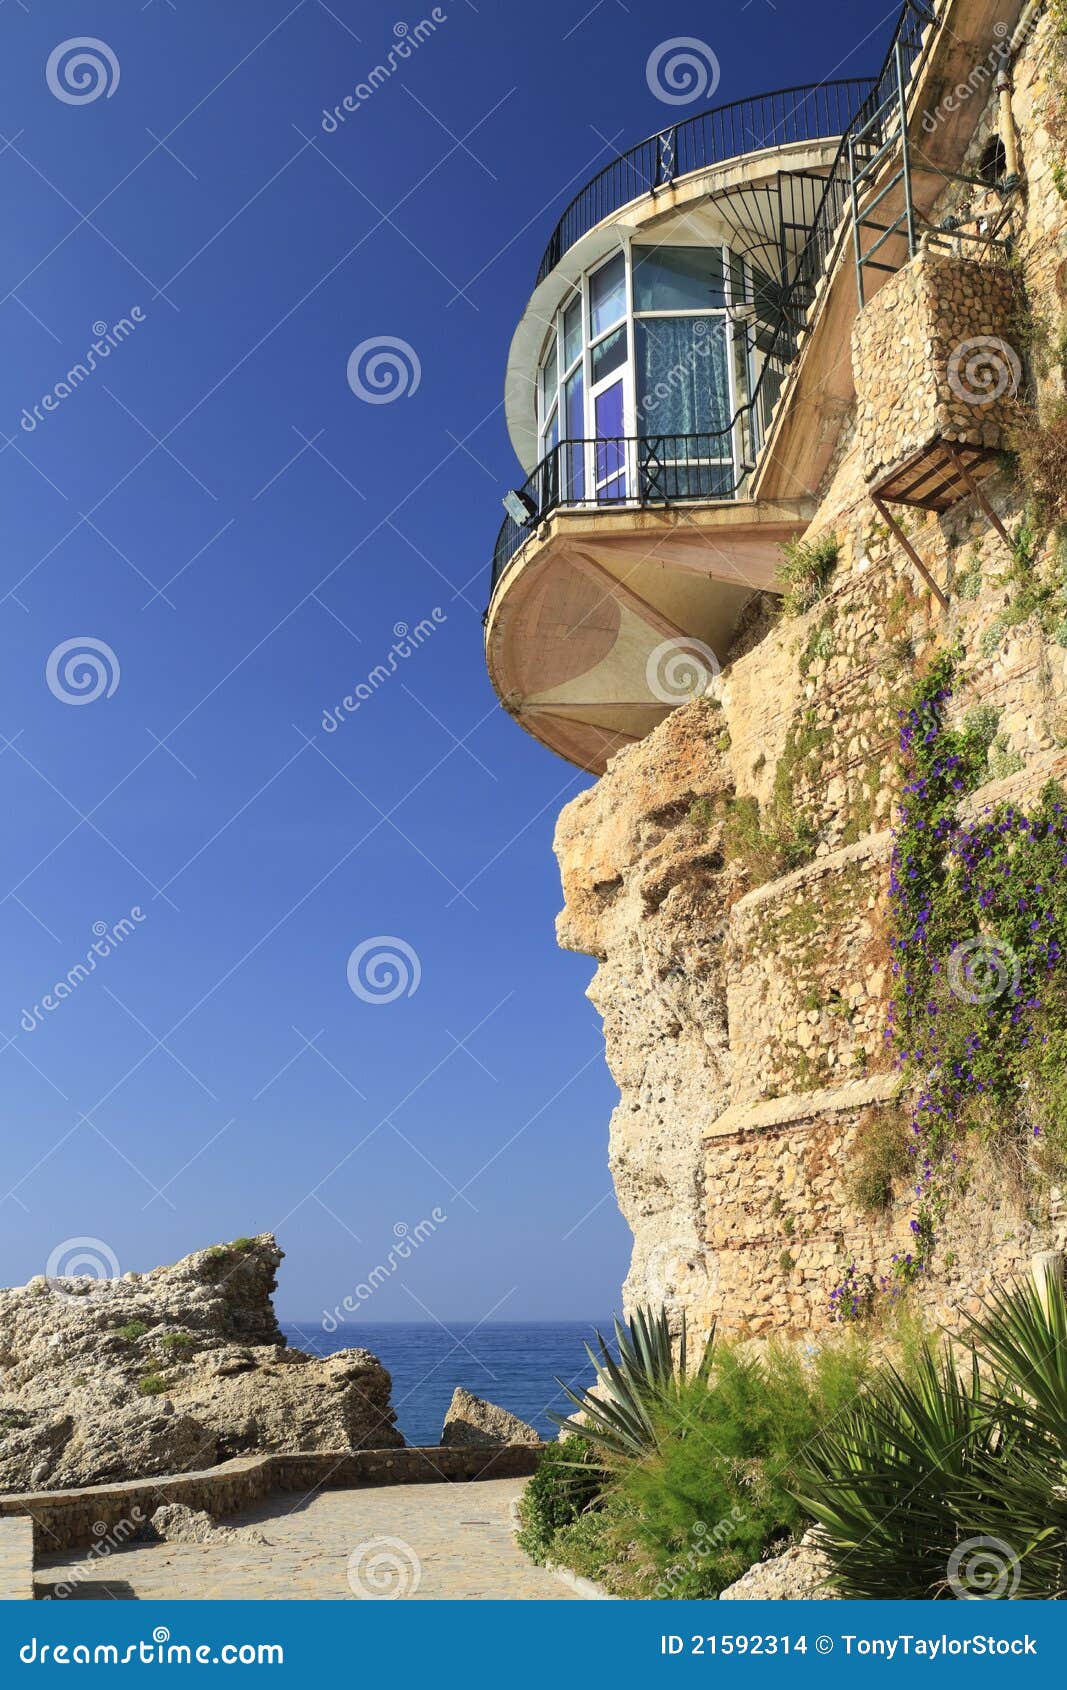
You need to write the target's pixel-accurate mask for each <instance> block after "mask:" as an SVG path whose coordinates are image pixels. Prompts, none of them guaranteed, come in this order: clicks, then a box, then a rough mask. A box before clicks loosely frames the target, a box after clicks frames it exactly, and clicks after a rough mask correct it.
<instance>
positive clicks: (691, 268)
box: [633, 246, 726, 311]
mask: <svg viewBox="0 0 1067 1690" xmlns="http://www.w3.org/2000/svg"><path fill="white" fill-rule="evenodd" d="M633 254H634V310H635V311H716V310H721V309H722V308H723V307H724V306H725V305H726V284H725V278H724V275H723V263H722V250H721V248H719V247H689V246H647V247H640V246H635V247H634V249H633Z"/></svg>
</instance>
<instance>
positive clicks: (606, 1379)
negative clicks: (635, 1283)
mask: <svg viewBox="0 0 1067 1690" xmlns="http://www.w3.org/2000/svg"><path fill="white" fill-rule="evenodd" d="M614 1326H615V1343H616V1346H617V1348H618V1352H619V1353H618V1360H616V1359H615V1357H614V1356H613V1355H612V1353H611V1350H610V1348H609V1347H608V1343H607V1340H606V1339H605V1338H604V1336H603V1334H602V1333H601V1332H599V1331H598V1332H597V1334H596V1339H597V1343H598V1345H599V1346H600V1355H599V1356H597V1355H596V1353H595V1352H594V1351H593V1350H592V1348H591V1347H590V1346H589V1345H588V1344H587V1345H586V1346H585V1349H586V1354H587V1355H588V1357H589V1360H590V1361H591V1362H592V1364H593V1367H594V1369H595V1370H596V1384H595V1385H594V1386H592V1387H591V1388H590V1389H588V1390H587V1389H586V1388H585V1387H584V1386H579V1388H578V1390H577V1391H574V1390H572V1389H571V1387H570V1386H569V1385H568V1384H566V1383H565V1382H564V1380H562V1379H557V1381H556V1383H557V1384H558V1385H560V1386H561V1387H562V1389H563V1390H564V1391H565V1392H566V1394H567V1396H568V1397H569V1398H570V1400H571V1402H572V1403H574V1405H575V1407H576V1408H578V1409H580V1411H581V1414H582V1424H581V1433H582V1436H583V1437H584V1438H586V1439H588V1441H589V1442H590V1443H591V1444H593V1445H594V1446H595V1447H596V1448H597V1449H598V1450H600V1451H602V1452H603V1453H604V1454H605V1455H606V1456H611V1457H615V1458H621V1459H633V1460H640V1459H641V1458H642V1457H643V1456H645V1455H649V1454H651V1453H652V1451H653V1450H655V1449H657V1448H658V1447H659V1441H660V1437H661V1427H662V1423H663V1417H664V1410H666V1409H668V1408H669V1407H670V1406H671V1405H672V1404H674V1403H676V1402H677V1400H678V1397H679V1394H680V1392H681V1389H682V1387H683V1385H684V1384H685V1383H686V1381H687V1380H688V1379H689V1377H690V1375H689V1367H688V1347H687V1338H686V1324H685V1315H684V1313H683V1315H682V1325H681V1333H680V1336H679V1340H678V1351H677V1356H676V1355H675V1350H674V1345H673V1342H672V1339H671V1331H670V1324H669V1322H668V1319H667V1311H666V1309H664V1308H661V1309H660V1310H659V1311H658V1313H657V1312H654V1311H653V1309H652V1308H651V1307H648V1308H637V1309H635V1310H634V1313H633V1316H632V1318H631V1319H630V1320H629V1321H628V1322H626V1323H624V1322H622V1321H621V1320H619V1319H618V1317H616V1319H615V1322H614ZM714 1348H715V1332H714V1328H713V1329H712V1332H711V1336H710V1337H709V1338H708V1341H707V1343H706V1345H705V1346H704V1350H703V1353H702V1354H701V1357H700V1360H699V1362H698V1364H697V1367H696V1369H695V1375H694V1376H695V1377H699V1378H706V1377H707V1375H708V1372H709V1371H710V1368H711V1364H712V1359H713V1355H714ZM553 1419H554V1420H556V1421H557V1422H558V1424H559V1425H560V1426H562V1427H563V1428H564V1429H565V1430H567V1431H574V1430H575V1429H576V1428H575V1425H574V1421H573V1419H571V1418H570V1417H568V1416H564V1415H560V1414H556V1415H554V1416H553Z"/></svg>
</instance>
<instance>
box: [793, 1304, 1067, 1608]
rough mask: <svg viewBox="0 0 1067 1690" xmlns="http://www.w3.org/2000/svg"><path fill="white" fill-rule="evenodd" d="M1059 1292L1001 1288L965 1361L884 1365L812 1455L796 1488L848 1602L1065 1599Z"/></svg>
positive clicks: (1066, 1512) (1063, 1319)
mask: <svg viewBox="0 0 1067 1690" xmlns="http://www.w3.org/2000/svg"><path fill="white" fill-rule="evenodd" d="M1065 1338H1067V1298H1065V1296H1064V1290H1063V1286H1062V1284H1056V1285H1050V1286H1049V1289H1048V1292H1047V1294H1043V1293H1039V1292H1038V1291H1037V1290H1035V1289H1034V1288H1033V1287H1032V1286H1030V1285H1021V1286H1019V1287H1017V1288H1013V1289H1012V1290H1010V1291H1007V1290H1001V1291H998V1292H997V1293H995V1294H994V1295H993V1296H992V1297H991V1298H990V1299H989V1301H988V1302H987V1304H986V1307H985V1309H984V1311H983V1313H982V1314H981V1315H979V1316H976V1317H975V1318H974V1319H973V1321H972V1323H971V1339H972V1342H971V1344H970V1346H969V1347H968V1349H967V1351H966V1353H965V1356H964V1358H963V1361H962V1365H961V1363H960V1360H959V1359H958V1357H957V1355H956V1353H955V1352H954V1351H953V1350H952V1348H951V1346H949V1345H947V1344H946V1345H945V1346H944V1347H943V1348H942V1350H941V1352H940V1353H939V1354H938V1355H936V1356H933V1355H927V1356H925V1357H923V1358H922V1359H921V1360H920V1362H919V1366H918V1370H917V1374H916V1379H915V1382H914V1383H913V1384H911V1383H908V1382H906V1381H905V1380H904V1379H903V1378H901V1376H900V1375H899V1374H898V1373H896V1372H895V1370H894V1369H893V1368H892V1367H886V1368H884V1369H883V1371H882V1373H881V1374H880V1375H879V1377H878V1378H877V1379H876V1380H875V1381H874V1383H873V1384H872V1386H871V1388H870V1389H869V1390H868V1391H867V1392H866V1393H865V1394H864V1395H863V1396H862V1397H861V1398H860V1399H859V1401H858V1402H857V1404H856V1405H855V1407H854V1408H853V1409H852V1410H851V1412H850V1413H849V1414H848V1415H846V1416H845V1417H844V1418H843V1419H842V1420H841V1422H840V1423H838V1424H837V1425H835V1426H833V1427H831V1428H830V1429H829V1430H828V1431H827V1432H825V1433H824V1434H823V1436H822V1437H821V1438H820V1439H818V1440H817V1441H816V1442H815V1443H814V1444H813V1445H812V1447H811V1448H810V1449H809V1450H808V1452H807V1454H806V1456H805V1459H804V1464H803V1467H802V1469H801V1473H800V1477H799V1478H798V1482H797V1489H796V1494H797V1496H798V1497H799V1499H800V1500H801V1501H802V1502H803V1503H804V1505H805V1506H806V1507H807V1508H808V1509H809V1510H810V1512H811V1513H812V1514H813V1515H814V1517H815V1519H816V1521H817V1522H818V1524H819V1526H820V1528H821V1537H822V1541H823V1544H824V1547H825V1548H826V1551H827V1553H828V1555H829V1558H830V1563H831V1568H832V1580H833V1582H834V1584H835V1585H836V1586H837V1588H838V1589H839V1590H840V1591H841V1592H842V1594H844V1595H846V1596H853V1597H882V1598H895V1599H900V1598H904V1597H911V1598H918V1599H926V1598H931V1597H941V1596H947V1597H963V1598H967V1597H971V1596H983V1597H990V1596H992V1597H999V1598H1016V1599H1022V1598H1026V1597H1028V1598H1035V1599H1039V1600H1041V1599H1043V1600H1050V1599H1059V1598H1061V1597H1062V1596H1063V1594H1064V1590H1065V1584H1067V1487H1065V1479H1067V1443H1065V1440H1064V1432H1065V1429H1067V1413H1065V1409H1067V1351H1065V1349H1064V1342H1065Z"/></svg>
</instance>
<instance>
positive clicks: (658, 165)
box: [537, 76, 875, 285]
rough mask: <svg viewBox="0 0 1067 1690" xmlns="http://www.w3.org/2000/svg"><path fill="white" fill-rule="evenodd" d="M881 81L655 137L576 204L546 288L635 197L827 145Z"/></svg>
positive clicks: (694, 122) (731, 109)
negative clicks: (785, 151)
mask: <svg viewBox="0 0 1067 1690" xmlns="http://www.w3.org/2000/svg"><path fill="white" fill-rule="evenodd" d="M874 86H875V84H874V80H873V79H872V78H871V77H869V76H867V77H849V78H845V79H843V80H841V81H837V82H820V83H816V84H814V85H811V86H805V87H800V88H783V89H780V90H779V91H778V93H776V94H757V95H755V96H753V97H752V98H749V99H747V100H735V101H733V102H732V104H730V105H727V106H716V107H714V108H713V109H712V110H711V111H705V112H699V113H698V114H697V115H696V116H695V117H687V118H686V119H685V120H684V121H683V122H681V123H678V124H675V125H673V126H672V127H671V128H670V129H664V130H662V131H661V132H660V133H659V134H657V135H649V136H646V138H645V139H644V140H643V141H638V143H637V145H636V146H635V147H630V149H629V150H628V151H627V152H625V153H620V154H619V156H618V158H614V159H612V161H611V163H610V164H607V165H605V166H604V168H603V170H601V171H599V172H598V173H597V175H595V176H594V177H593V178H592V180H591V181H589V182H587V183H586V184H585V187H584V188H582V189H581V190H580V191H579V192H578V193H577V194H576V195H575V196H574V198H573V199H572V200H571V203H570V205H569V206H568V207H567V209H566V211H565V212H564V213H563V216H562V217H561V218H560V220H559V222H558V223H557V224H556V227H555V229H554V230H553V232H552V239H551V240H550V241H549V243H548V246H547V248H546V250H545V255H544V257H543V258H542V260H541V267H540V269H539V270H538V272H537V282H538V285H540V283H541V282H543V281H544V279H545V277H546V276H547V275H548V274H549V273H550V272H551V271H552V270H554V269H555V268H556V265H557V264H558V263H559V262H560V260H561V259H562V257H563V256H564V254H565V253H566V252H569V250H570V248H571V247H572V246H574V245H575V244H576V242H578V241H579V240H581V238H582V236H583V235H586V234H588V233H589V230H590V229H595V228H596V225H597V224H598V223H600V222H602V221H603V219H604V218H605V217H610V216H612V214H613V213H614V212H616V211H621V210H622V208H623V206H625V205H629V204H630V203H631V202H632V201H633V200H638V199H642V198H643V197H644V195H645V194H648V193H655V192H656V190H657V189H658V188H665V187H668V186H669V185H670V183H672V182H673V181H675V180H676V179H677V178H678V177H679V176H686V175H688V174H689V172H690V171H693V170H706V169H709V168H710V167H711V166H712V165H716V164H724V163H725V162H726V161H727V160H728V159H731V158H740V157H741V156H742V155H743V154H745V153H757V152H762V151H763V150H764V149H765V148H766V147H782V146H785V145H786V144H787V143H788V142H790V141H825V140H833V139H835V138H836V137H837V136H839V135H843V134H844V133H845V131H846V130H847V129H848V128H849V127H850V126H851V124H852V122H853V121H854V119H855V117H856V115H857V113H858V112H859V111H860V110H861V109H862V108H863V106H864V105H865V104H866V102H867V100H868V98H869V96H870V94H871V92H872V90H873V88H874Z"/></svg>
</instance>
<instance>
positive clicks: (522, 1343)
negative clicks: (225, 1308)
mask: <svg viewBox="0 0 1067 1690" xmlns="http://www.w3.org/2000/svg"><path fill="white" fill-rule="evenodd" d="M280 1325H281V1329H282V1331H283V1332H284V1333H285V1336H286V1338H287V1340H288V1341H289V1343H290V1344H291V1345H292V1346H293V1347H294V1349H301V1350H307V1351H309V1352H310V1353H311V1354H312V1355H319V1356H328V1355H333V1354H335V1352H336V1351H337V1350H347V1349H366V1350H371V1351H373V1353H374V1354H375V1355H376V1356H377V1357H378V1359H379V1360H380V1361H381V1363H382V1365H383V1367H385V1368H387V1369H388V1370H389V1373H390V1374H391V1375H392V1380H393V1398H392V1400H393V1407H394V1408H395V1410H396V1417H397V1425H398V1427H399V1429H400V1431H401V1432H402V1433H403V1434H404V1437H405V1438H406V1439H407V1442H408V1443H409V1444H437V1443H440V1441H441V1427H442V1424H443V1422H444V1417H445V1414H446V1412H447V1409H448V1405H449V1403H450V1402H451V1400H452V1393H453V1391H454V1390H455V1388H456V1386H457V1385H462V1386H464V1387H465V1388H466V1389H467V1390H468V1391H473V1393H474V1395H475V1396H478V1397H485V1398H486V1399H487V1400H488V1401H489V1402H492V1403H496V1404H497V1405H498V1406H499V1407H500V1408H506V1409H508V1410H510V1412H511V1413H512V1414H517V1415H518V1416H519V1419H520V1420H525V1421H527V1422H528V1424H529V1425H531V1426H533V1427H535V1428H536V1430H537V1431H538V1432H540V1433H541V1435H542V1436H543V1437H545V1438H554V1437H555V1436H556V1435H557V1433H558V1431H559V1427H558V1426H557V1424H556V1422H555V1421H554V1420H553V1419H552V1418H551V1415H552V1412H553V1411H555V1412H556V1413H557V1414H566V1412H567V1410H568V1407H569V1403H568V1399H567V1397H566V1396H565V1394H564V1392H563V1391H562V1390H561V1388H560V1386H559V1385H558V1384H557V1383H556V1380H557V1377H558V1378H560V1379H564V1380H566V1381H567V1383H568V1384H571V1385H580V1384H584V1385H589V1384H592V1382H593V1378H594V1373H593V1369H592V1367H591V1366H590V1363H589V1358H588V1356H587V1355H586V1353H585V1344H586V1343H591V1344H592V1343H594V1332H595V1329H596V1328H597V1327H599V1329H600V1330H601V1331H602V1332H604V1333H605V1334H607V1333H609V1332H610V1331H611V1317H610V1316H608V1317H606V1318H603V1319H596V1320H557V1321H494V1322H492V1323H490V1322H485V1323H484V1324H479V1323H478V1322H477V1321H472V1322H470V1323H467V1322H463V1321H453V1322H451V1323H450V1326H449V1328H448V1329H447V1330H446V1329H445V1328H444V1327H442V1326H439V1325H437V1324H436V1323H434V1322H431V1321H408V1320H396V1321H345V1322H343V1323H342V1324H340V1325H338V1326H337V1328H336V1330H334V1331H332V1332H327V1331H325V1330H324V1329H323V1326H322V1323H321V1320H319V1321H307V1322H304V1321H292V1320H290V1321H286V1320H283V1321H281V1322H280Z"/></svg>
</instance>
